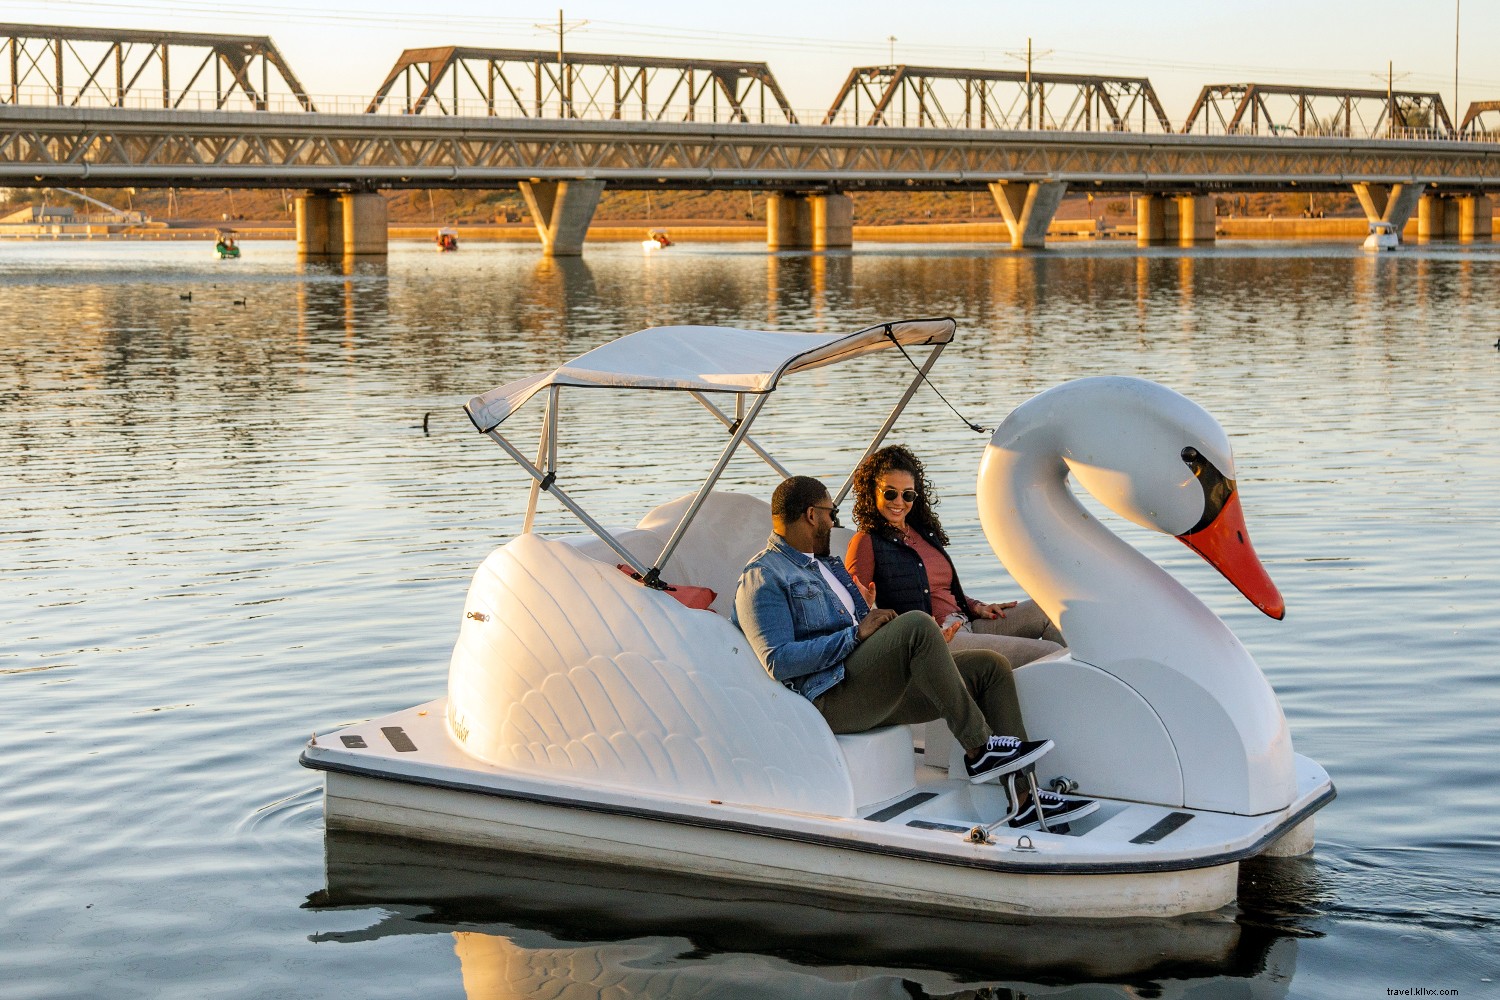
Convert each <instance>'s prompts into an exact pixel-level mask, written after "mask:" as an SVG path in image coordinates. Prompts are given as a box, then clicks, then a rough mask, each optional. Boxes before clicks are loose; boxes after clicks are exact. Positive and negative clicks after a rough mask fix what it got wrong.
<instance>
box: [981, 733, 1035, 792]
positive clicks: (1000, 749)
mask: <svg viewBox="0 0 1500 1000" xmlns="http://www.w3.org/2000/svg"><path fill="white" fill-rule="evenodd" d="M1055 745H1056V744H1054V743H1053V742H1052V741H1051V740H1019V739H1016V738H1015V737H1014V736H991V737H990V740H989V742H988V743H986V744H985V745H984V749H982V750H981V751H979V756H978V757H976V758H974V759H973V760H965V761H964V770H966V771H968V772H969V780H970V781H972V782H974V783H976V784H977V783H979V782H981V781H994V780H995V779H996V778H998V777H1000V776H1001V775H1002V774H1009V773H1010V772H1012V771H1016V770H1019V769H1020V768H1023V767H1025V766H1026V765H1027V764H1030V763H1031V762H1032V761H1034V760H1036V759H1037V758H1039V757H1040V756H1041V755H1042V754H1044V753H1046V752H1047V751H1048V750H1051V749H1052V748H1053V747H1054V746H1055Z"/></svg>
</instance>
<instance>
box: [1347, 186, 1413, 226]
mask: <svg viewBox="0 0 1500 1000" xmlns="http://www.w3.org/2000/svg"><path fill="white" fill-rule="evenodd" d="M1354 196H1355V197H1356V198H1358V199H1359V204H1360V207H1361V208H1363V209H1364V210H1365V218H1366V219H1367V220H1369V221H1370V222H1388V223H1390V224H1391V226H1392V227H1393V229H1394V231H1395V233H1396V235H1397V236H1398V237H1399V236H1400V235H1401V231H1402V230H1403V229H1405V228H1406V223H1407V221H1408V220H1409V219H1410V218H1411V213H1412V210H1413V209H1414V208H1416V207H1417V202H1418V201H1419V200H1420V199H1421V197H1422V185H1420V184H1389V185H1387V184H1356V185H1354ZM1417 225H1418V227H1419V228H1420V226H1421V220H1420V218H1419V219H1418V222H1417Z"/></svg>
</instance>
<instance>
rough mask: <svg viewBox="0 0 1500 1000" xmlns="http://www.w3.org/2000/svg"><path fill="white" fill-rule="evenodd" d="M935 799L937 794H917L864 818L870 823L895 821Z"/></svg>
mask: <svg viewBox="0 0 1500 1000" xmlns="http://www.w3.org/2000/svg"><path fill="white" fill-rule="evenodd" d="M935 798H937V792H918V793H917V794H915V795H909V796H907V797H906V798H904V799H902V800H901V801H900V802H897V803H896V804H894V805H889V806H886V807H885V808H884V809H881V810H879V811H877V812H872V813H870V815H868V816H866V817H865V820H866V821H867V822H870V823H884V822H885V821H886V820H888V819H895V818H896V817H897V816H900V815H901V814H902V813H904V812H906V811H908V810H911V809H915V808H916V807H917V806H919V805H921V804H922V803H923V802H926V801H927V800H928V799H935Z"/></svg>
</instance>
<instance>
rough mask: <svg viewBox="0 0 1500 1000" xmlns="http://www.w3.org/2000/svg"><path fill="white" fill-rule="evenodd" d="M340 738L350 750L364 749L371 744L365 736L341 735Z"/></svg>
mask: <svg viewBox="0 0 1500 1000" xmlns="http://www.w3.org/2000/svg"><path fill="white" fill-rule="evenodd" d="M339 739H341V740H343V741H344V746H345V747H346V748H347V749H349V750H363V749H365V747H367V746H369V744H368V743H366V742H365V738H364V737H363V736H340V737H339Z"/></svg>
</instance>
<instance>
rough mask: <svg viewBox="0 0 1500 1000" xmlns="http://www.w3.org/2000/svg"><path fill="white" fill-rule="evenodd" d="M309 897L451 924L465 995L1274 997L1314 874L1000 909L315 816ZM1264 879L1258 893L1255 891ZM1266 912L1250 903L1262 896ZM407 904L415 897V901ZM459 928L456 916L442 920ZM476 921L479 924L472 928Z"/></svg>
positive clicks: (322, 937)
mask: <svg viewBox="0 0 1500 1000" xmlns="http://www.w3.org/2000/svg"><path fill="white" fill-rule="evenodd" d="M325 850H326V855H325V861H326V869H325V870H326V878H327V885H326V887H325V888H324V889H321V890H319V891H317V892H314V893H313V894H312V895H310V896H309V897H308V900H307V903H306V904H305V907H306V908H308V909H313V910H322V909H330V908H337V907H380V908H382V910H383V912H382V913H381V914H380V916H379V919H378V921H377V922H376V923H374V924H373V925H371V926H369V927H367V928H364V929H362V930H356V931H340V932H330V933H325V934H319V935H316V936H315V937H314V939H313V940H314V941H317V942H346V943H352V942H368V941H371V940H376V939H380V938H385V937H397V936H402V935H409V934H449V933H451V934H452V935H453V938H454V952H455V954H456V955H457V956H458V959H459V962H460V965H461V968H462V976H463V986H464V990H465V992H466V995H467V996H468V997H469V1000H498V998H521V997H530V996H534V995H541V994H539V993H538V991H541V993H542V994H545V995H546V996H549V997H555V998H560V1000H587V998H600V997H605V996H610V997H615V996H639V997H670V998H688V997H715V998H718V997H729V996H747V997H748V996H755V997H783V996H785V997H791V996H800V997H807V996H819V997H821V996H837V997H848V998H865V997H872V998H873V997H892V998H909V997H954V998H959V997H962V998H975V1000H979V998H987V1000H1000V998H1017V997H1020V996H1021V995H1023V994H1024V995H1036V992H1037V988H1038V987H1039V986H1042V987H1043V991H1044V992H1045V993H1046V994H1047V995H1049V996H1065V997H1090V998H1093V997H1164V998H1166V997H1204V998H1207V997H1213V998H1216V1000H1217V998H1226V997H1227V998H1236V997H1244V998H1251V997H1253V998H1258V1000H1259V998H1275V997H1284V996H1286V995H1287V993H1288V988H1289V986H1290V984H1291V982H1292V978H1293V975H1294V973H1295V971H1296V958H1297V943H1298V938H1299V937H1308V936H1317V934H1316V932H1315V931H1313V930H1311V929H1310V927H1309V926H1305V924H1307V923H1308V919H1307V918H1308V915H1309V914H1315V913H1316V910H1317V898H1316V897H1317V896H1318V895H1319V892H1318V889H1317V887H1316V886H1314V885H1309V884H1307V880H1308V879H1310V878H1314V877H1315V876H1314V874H1313V872H1314V866H1313V865H1312V863H1311V862H1307V861H1282V860H1277V861H1269V860H1266V861H1256V862H1253V863H1250V864H1247V865H1246V866H1245V869H1244V871H1243V873H1242V881H1243V882H1244V883H1245V884H1244V885H1242V887H1241V902H1240V907H1239V910H1238V915H1237V916H1236V914H1235V913H1232V912H1228V911H1226V912H1220V913H1217V914H1208V915H1203V916H1198V917H1189V918H1179V919H1173V920H1111V921H1097V922H1088V921H1058V920H1047V921H1038V922H1035V923H1016V922H1001V921H992V920H986V919H984V918H961V917H953V916H951V915H949V916H942V915H933V914H927V913H922V912H917V911H906V912H903V911H900V910H895V909H889V908H874V907H869V906H866V905H863V904H859V903H852V902H851V903H848V904H844V905H842V906H841V905H840V904H838V903H837V902H830V901H829V900H828V899H827V898H826V897H824V898H818V899H812V898H806V899H804V898H798V897H797V896H796V895H795V894H794V893H790V892H787V891H784V890H782V889H780V888H777V889H770V888H762V887H754V886H733V885H726V884H722V883H714V882H709V881H699V880H694V879H691V878H688V877H681V876H670V875H665V874H649V873H641V872H638V871H624V870H619V869H612V868H604V867H598V868H589V867H580V866H578V865H573V864H568V865H564V864H560V863H556V862H549V861H546V860H541V859H537V858H527V857H520V856H514V855H505V854H497V853H495V852H491V851H484V852H480V851H472V850H466V849H463V848H456V847H449V846H443V847H437V846H434V845H430V844H422V843H419V842H416V841H406V840H400V839H395V838H387V837H378V836H372V835H367V834H351V833H329V834H328V835H327V838H326V841H325ZM1272 883H1274V893H1272V892H1262V891H1258V890H1260V889H1262V888H1264V887H1265V886H1267V885H1269V884H1272ZM1263 897H1264V898H1266V899H1268V900H1271V899H1274V900H1275V905H1276V909H1277V912H1275V913H1269V912H1266V913H1259V912H1256V911H1255V909H1254V908H1255V907H1256V906H1258V905H1259V900H1260V899H1261V898H1263ZM413 907H416V908H419V909H417V910H416V911H415V912H414V911H413V909H412V908H413ZM457 928H463V929H461V930H460V929H457ZM476 928H478V929H476Z"/></svg>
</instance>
